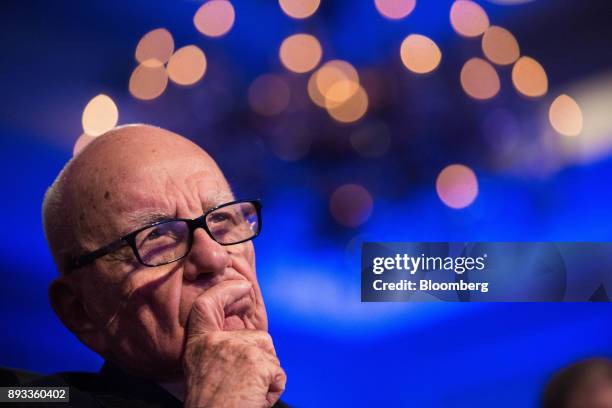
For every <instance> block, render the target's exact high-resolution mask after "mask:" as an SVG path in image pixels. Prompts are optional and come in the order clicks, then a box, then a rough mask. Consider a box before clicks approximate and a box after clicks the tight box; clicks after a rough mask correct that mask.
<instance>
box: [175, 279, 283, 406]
mask: <svg viewBox="0 0 612 408" xmlns="http://www.w3.org/2000/svg"><path fill="white" fill-rule="evenodd" d="M251 287H252V285H251V283H250V282H248V281H243V280H228V281H223V282H221V283H219V284H217V285H215V286H213V287H212V288H210V289H208V290H207V291H206V292H204V293H203V294H202V295H200V296H199V297H198V298H197V299H196V301H195V302H194V305H193V307H192V310H191V314H190V316H189V323H188V326H187V344H186V348H185V355H184V357H183V367H184V371H185V378H186V385H187V395H186V398H185V407H188V408H192V407H228V408H232V407H257V408H260V407H271V406H272V405H274V404H275V403H276V401H277V400H278V399H279V398H280V395H281V394H282V392H283V390H284V389H285V382H286V375H285V372H284V371H283V369H282V368H281V366H280V363H279V361H278V358H277V357H276V352H275V350H274V345H273V344H272V338H271V337H270V335H269V334H268V333H267V332H265V331H261V330H238V331H223V324H224V319H225V316H226V315H227V314H228V313H231V314H236V315H240V314H242V313H248V311H249V309H250V308H251V307H252V304H251V301H250V300H249V294H250V292H251Z"/></svg>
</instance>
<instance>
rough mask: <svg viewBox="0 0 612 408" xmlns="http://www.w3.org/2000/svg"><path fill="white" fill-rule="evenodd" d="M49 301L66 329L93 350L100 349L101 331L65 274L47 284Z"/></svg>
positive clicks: (97, 350) (98, 350)
mask: <svg viewBox="0 0 612 408" xmlns="http://www.w3.org/2000/svg"><path fill="white" fill-rule="evenodd" d="M49 301H50V302H51V307H52V308H53V310H54V311H55V314H56V315H57V316H58V317H59V319H60V320H61V321H62V323H63V324H64V326H66V328H67V329H68V330H70V331H71V332H72V333H74V334H75V335H76V336H77V337H78V338H79V339H80V340H81V341H82V342H83V343H84V344H85V345H87V346H88V347H90V348H91V349H93V350H94V351H96V352H100V351H101V350H100V348H101V341H100V340H101V339H100V337H101V336H102V335H103V333H101V332H100V328H99V327H98V326H97V325H96V324H95V320H94V319H93V317H92V316H90V314H89V313H88V312H87V308H86V307H85V305H84V304H83V302H82V300H81V298H80V296H78V294H77V291H76V290H75V288H74V285H73V283H72V282H69V281H68V280H67V278H66V277H65V276H60V277H58V278H56V279H55V280H54V281H53V282H51V285H49Z"/></svg>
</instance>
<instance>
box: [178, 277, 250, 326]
mask: <svg viewBox="0 0 612 408" xmlns="http://www.w3.org/2000/svg"><path fill="white" fill-rule="evenodd" d="M252 287H253V285H252V284H251V282H249V281H246V280H242V279H240V280H226V281H223V282H220V283H218V284H216V285H215V286H213V287H211V288H209V289H208V290H206V291H205V292H204V293H202V294H201V295H200V296H198V297H197V298H196V300H195V302H194V303H193V306H192V307H191V312H190V314H189V323H188V328H187V333H188V335H190V336H193V335H198V334H204V333H209V332H212V331H222V330H223V324H224V321H225V315H226V312H227V311H228V309H229V308H232V312H237V311H236V310H234V309H236V305H234V304H235V303H236V302H237V301H238V300H240V299H242V298H243V297H245V296H248V295H249V293H250V291H251V288H252ZM238 307H240V306H238ZM245 307H249V306H248V303H247V306H245Z"/></svg>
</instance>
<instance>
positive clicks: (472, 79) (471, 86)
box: [460, 58, 500, 100]
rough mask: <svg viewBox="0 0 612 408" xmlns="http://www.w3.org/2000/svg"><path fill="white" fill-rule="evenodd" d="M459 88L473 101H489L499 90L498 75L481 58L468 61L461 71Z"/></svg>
mask: <svg viewBox="0 0 612 408" xmlns="http://www.w3.org/2000/svg"><path fill="white" fill-rule="evenodd" d="M460 79H461V87H462V88H463V90H464V91H465V93H467V94H468V95H469V96H471V97H472V98H474V99H479V100H484V99H490V98H492V97H494V96H495V95H497V93H498V92H499V88H500V82H499V75H497V71H495V68H493V66H492V65H491V64H490V63H489V62H487V61H485V60H483V59H482V58H472V59H470V60H468V61H467V62H466V63H465V64H464V65H463V68H462V69H461V75H460Z"/></svg>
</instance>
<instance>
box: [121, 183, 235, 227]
mask: <svg viewBox="0 0 612 408" xmlns="http://www.w3.org/2000/svg"><path fill="white" fill-rule="evenodd" d="M234 200H235V197H234V194H233V192H232V191H222V192H218V193H216V194H214V195H211V196H209V197H207V198H206V199H205V201H204V203H203V204H204V212H206V211H207V210H209V209H211V208H213V207H216V206H218V205H221V204H224V203H227V202H231V201H234ZM126 218H127V223H128V227H127V231H124V232H123V234H122V235H126V234H129V233H130V232H132V231H135V230H137V229H138V228H142V227H144V226H147V225H150V224H155V223H156V222H160V221H166V220H171V219H174V218H177V217H176V215H170V214H168V213H167V212H164V211H160V210H158V209H141V210H136V211H134V212H131V213H129V214H127V215H126Z"/></svg>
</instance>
